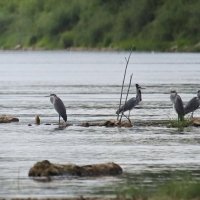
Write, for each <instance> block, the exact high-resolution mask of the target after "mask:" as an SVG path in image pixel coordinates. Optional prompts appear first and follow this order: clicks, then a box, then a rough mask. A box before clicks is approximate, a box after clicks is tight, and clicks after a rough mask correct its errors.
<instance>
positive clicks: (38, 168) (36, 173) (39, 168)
mask: <svg viewBox="0 0 200 200" xmlns="http://www.w3.org/2000/svg"><path fill="white" fill-rule="evenodd" d="M121 173H122V168H121V167H120V166H119V165H117V164H116V163H113V162H111V163H103V164H94V165H83V166H78V165H74V164H66V165H62V164H53V163H51V162H49V161H48V160H43V161H41V162H37V163H36V164H35V165H34V166H33V167H32V168H31V169H30V170H29V173H28V175H29V176H30V177H42V176H62V175H73V176H114V175H119V174H121Z"/></svg>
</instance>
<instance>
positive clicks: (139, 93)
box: [136, 89, 142, 102]
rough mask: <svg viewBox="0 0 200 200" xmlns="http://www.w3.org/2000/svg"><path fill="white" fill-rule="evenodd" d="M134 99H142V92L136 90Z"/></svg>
mask: <svg viewBox="0 0 200 200" xmlns="http://www.w3.org/2000/svg"><path fill="white" fill-rule="evenodd" d="M136 99H137V101H138V102H140V101H142V94H141V90H139V89H138V90H137V94H136Z"/></svg>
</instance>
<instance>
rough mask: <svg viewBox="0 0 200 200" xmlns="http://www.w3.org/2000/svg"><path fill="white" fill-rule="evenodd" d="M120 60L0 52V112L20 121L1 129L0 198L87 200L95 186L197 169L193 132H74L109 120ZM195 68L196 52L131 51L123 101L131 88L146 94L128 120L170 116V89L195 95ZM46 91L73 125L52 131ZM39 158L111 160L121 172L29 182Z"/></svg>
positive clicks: (199, 81) (109, 55)
mask: <svg viewBox="0 0 200 200" xmlns="http://www.w3.org/2000/svg"><path fill="white" fill-rule="evenodd" d="M125 57H128V53H127V52H67V51H57V52H51V51H49V52H48V51H47V52H12V51H11V52H10V51H9V52H6V51H2V52H0V74H1V77H0V96H1V98H0V112H1V114H10V115H14V116H16V117H18V118H19V119H20V122H19V123H12V124H0V132H1V145H0V196H2V197H13V196H34V197H48V196H68V197H71V196H80V195H85V196H89V195H95V192H94V187H95V188H98V187H105V186H107V185H112V184H116V183H122V182H123V181H125V179H126V177H127V176H129V174H135V175H138V174H142V173H162V172H166V171H175V170H188V171H195V170H199V167H200V145H199V144H200V134H199V128H195V127H190V128H185V129H184V130H183V131H179V130H177V129H173V128H166V127H143V126H140V127H136V126H133V127H132V128H105V127H88V128H85V127H79V126H77V124H78V123H80V122H84V121H92V120H107V119H114V118H116V115H115V111H116V109H117V107H118V103H119V97H120V89H121V82H122V78H123V72H124V67H125ZM199 65H200V56H199V54H195V53H189V54H186V53H173V54H172V53H133V54H132V56H131V60H130V64H129V66H128V70H127V79H126V85H127V83H128V82H129V77H130V74H131V73H133V80H132V83H133V86H132V87H131V92H130V95H129V97H131V96H135V86H134V84H135V83H139V84H141V85H142V86H144V87H145V88H146V89H145V90H143V91H142V98H143V102H142V103H141V105H140V106H139V107H138V108H137V109H134V110H132V112H131V119H132V121H133V122H134V120H137V121H138V120H139V121H142V120H160V119H172V118H175V117H176V114H175V113H174V111H173V109H172V105H171V103H170V100H169V92H170V90H171V89H176V90H177V91H178V92H179V94H180V95H181V97H182V99H183V101H184V102H186V101H188V100H189V99H190V98H192V97H193V96H195V95H196V92H197V90H198V89H200V88H199V86H200V78H199V77H200V67H199ZM50 93H55V94H57V95H58V96H59V97H60V98H61V99H62V100H63V102H64V104H65V106H66V108H67V114H68V120H69V122H70V123H73V124H74V126H70V127H68V128H66V129H64V130H57V127H58V126H57V125H56V124H55V123H56V122H57V120H58V115H57V113H56V112H55V110H54V109H53V107H52V105H51V104H50V102H49V99H48V98H46V97H44V96H46V95H48V94H50ZM35 115H40V117H41V122H42V124H41V125H40V126H35V125H34V118H35ZM199 115H200V113H199V111H197V112H196V113H195V116H199ZM45 123H52V124H55V125H49V126H47V125H45ZM28 124H32V126H28ZM44 159H48V160H49V161H51V162H56V163H75V164H79V165H84V164H93V163H103V162H110V161H112V162H116V163H118V164H120V165H121V166H122V168H123V170H124V174H123V175H121V176H117V177H100V178H99V177H93V178H74V177H63V178H60V179H56V178H55V179H54V180H53V181H51V182H47V183H43V182H37V181H34V180H32V179H30V178H29V177H28V171H29V169H30V167H31V166H32V165H33V164H34V163H35V162H37V161H40V160H44ZM149 184H151V179H150V183H149ZM111 191H112V188H107V192H106V193H105V194H106V195H109V194H111Z"/></svg>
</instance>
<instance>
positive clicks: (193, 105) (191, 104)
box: [184, 97, 200, 114]
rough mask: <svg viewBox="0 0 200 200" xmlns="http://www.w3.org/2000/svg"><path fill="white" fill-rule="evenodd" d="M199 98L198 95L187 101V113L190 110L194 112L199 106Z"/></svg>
mask: <svg viewBox="0 0 200 200" xmlns="http://www.w3.org/2000/svg"><path fill="white" fill-rule="evenodd" d="M199 104H200V102H199V99H198V98H197V97H193V98H192V99H191V100H190V101H188V102H187V104H186V105H185V108H184V110H185V114H188V113H190V112H194V111H195V110H196V109H197V108H198V107H199Z"/></svg>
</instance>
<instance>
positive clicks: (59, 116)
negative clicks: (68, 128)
mask: <svg viewBox="0 0 200 200" xmlns="http://www.w3.org/2000/svg"><path fill="white" fill-rule="evenodd" d="M59 125H60V115H59Z"/></svg>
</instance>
